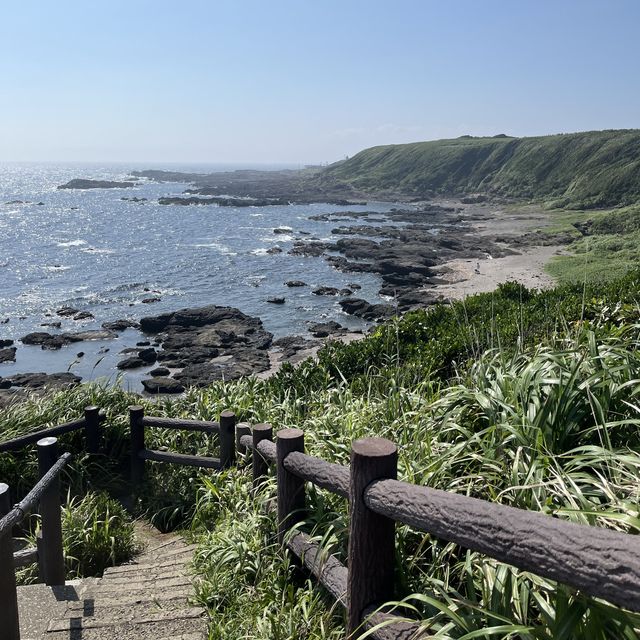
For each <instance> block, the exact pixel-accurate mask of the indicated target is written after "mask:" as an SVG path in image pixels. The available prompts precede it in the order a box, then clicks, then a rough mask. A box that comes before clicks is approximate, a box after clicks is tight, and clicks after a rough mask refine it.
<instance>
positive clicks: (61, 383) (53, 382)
mask: <svg viewBox="0 0 640 640" xmlns="http://www.w3.org/2000/svg"><path fill="white" fill-rule="evenodd" d="M6 379H7V380H9V381H10V382H11V384H12V386H14V387H28V388H29V389H43V388H45V387H46V388H62V389H66V388H70V387H75V386H77V385H78V384H80V381H81V380H82V378H81V377H80V376H76V375H74V374H73V373H69V372H68V371H65V372H63V373H49V374H47V373H18V374H16V375H13V376H11V377H9V378H6Z"/></svg>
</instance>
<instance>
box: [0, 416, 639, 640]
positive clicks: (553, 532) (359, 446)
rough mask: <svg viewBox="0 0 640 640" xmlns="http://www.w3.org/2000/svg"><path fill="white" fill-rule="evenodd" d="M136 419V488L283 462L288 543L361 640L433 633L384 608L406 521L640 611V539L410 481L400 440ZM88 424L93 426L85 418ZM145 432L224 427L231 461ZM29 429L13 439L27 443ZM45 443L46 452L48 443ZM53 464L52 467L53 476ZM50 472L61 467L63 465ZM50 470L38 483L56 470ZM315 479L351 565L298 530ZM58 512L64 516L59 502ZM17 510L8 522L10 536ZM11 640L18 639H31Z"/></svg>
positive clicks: (223, 446) (260, 472)
mask: <svg viewBox="0 0 640 640" xmlns="http://www.w3.org/2000/svg"><path fill="white" fill-rule="evenodd" d="M87 411H89V413H90V414H91V415H92V416H95V418H93V420H94V424H95V425H96V427H95V438H94V437H93V436H92V437H91V438H90V437H89V436H87V445H89V443H90V442H93V443H97V442H99V435H98V425H99V418H98V415H99V414H98V412H97V410H96V409H95V407H91V408H89V409H87ZM86 416H87V413H86V412H85V419H84V422H83V421H82V420H80V421H77V423H68V424H67V425H66V426H65V425H62V427H64V428H65V429H67V431H68V430H72V429H70V428H69V425H75V426H74V428H81V426H84V427H85V428H86V424H85V423H86ZM129 416H130V425H131V480H132V486H133V490H135V487H136V485H137V484H138V483H140V482H141V481H142V479H143V474H144V468H145V464H146V462H162V463H177V464H186V465H190V466H201V467H205V468H211V469H222V468H227V467H230V466H231V465H233V464H234V462H235V459H236V452H238V453H239V454H241V456H242V460H243V461H250V464H251V466H252V479H253V484H254V487H259V486H260V485H261V484H262V483H263V482H264V480H265V478H266V477H267V476H268V474H269V472H270V468H273V470H274V475H275V479H276V483H277V511H278V519H277V520H278V530H277V536H278V540H279V542H280V544H282V545H283V546H284V547H286V548H288V549H289V550H290V551H291V552H292V553H293V554H294V555H295V556H296V557H297V558H298V559H299V560H300V562H301V563H302V565H303V566H305V567H306V568H307V569H308V570H309V571H310V572H311V573H312V574H313V575H314V576H315V577H316V578H317V579H318V580H319V582H320V583H321V584H322V585H323V586H324V587H325V588H326V590H327V591H328V592H329V593H330V594H332V596H333V597H334V598H335V599H336V600H337V601H338V602H340V603H341V604H342V605H343V606H344V607H345V608H346V612H347V633H348V637H350V638H356V637H358V635H359V634H361V633H363V632H364V631H365V630H369V631H370V632H371V637H374V638H379V639H381V640H387V639H388V640H391V639H395V640H398V639H407V640H408V639H410V638H411V639H414V638H423V637H427V634H425V632H423V631H422V630H421V629H420V626H419V624H418V623H416V622H412V621H410V620H406V619H402V618H401V617H400V616H399V615H397V614H394V613H393V611H391V610H388V609H385V608H384V605H385V603H388V602H392V601H394V600H395V599H396V596H397V594H396V593H395V591H394V588H393V575H394V561H395V523H396V522H399V523H403V524H405V525H408V526H410V527H413V528H415V529H418V530H421V531H424V532H426V533H429V534H431V535H433V536H435V537H437V538H439V539H441V540H444V541H448V542H453V543H456V544H459V545H460V546H462V547H464V548H467V549H471V550H474V551H477V552H480V553H483V554H486V555H487V556H489V557H491V558H494V559H496V560H498V561H500V562H504V563H507V564H510V565H513V566H515V567H518V568H520V569H523V570H525V571H529V572H532V573H535V574H537V575H539V576H542V577H545V578H548V579H551V580H555V581H558V582H560V583H563V584H565V585H568V586H570V587H573V588H575V589H579V590H580V591H581V592H582V593H584V594H586V595H589V596H593V597H598V598H603V599H604V600H607V601H609V602H611V603H613V604H615V605H618V606H621V607H624V608H626V609H629V610H631V611H637V612H639V611H640V538H639V537H638V536H634V535H630V534H625V533H620V532H616V531H612V530H609V529H605V528H602V527H592V526H587V525H578V524H573V523H570V522H567V521H565V520H559V519H557V518H554V517H552V516H547V515H544V514H542V513H538V512H532V511H526V510H522V509H516V508H514V507H508V506H504V505H499V504H495V503H492V502H487V501H484V500H478V499H476V498H469V497H467V496H462V495H459V494H455V493H450V492H446V491H439V490H437V489H431V488H429V487H424V486H418V485H414V484H410V483H406V482H401V481H398V480H397V478H396V476H397V458H398V456H397V449H396V446H395V445H394V444H393V443H392V442H390V441H389V440H385V439H382V438H365V439H362V440H356V441H355V442H353V443H352V449H351V461H350V464H349V465H339V464H334V463H330V462H327V461H325V460H322V459H320V458H316V457H313V456H310V455H307V454H306V453H305V452H304V433H303V432H302V431H300V430H299V429H281V430H280V431H278V432H277V434H276V439H275V441H274V434H273V429H272V427H271V425H269V424H256V425H254V426H253V428H251V427H250V426H249V425H248V424H246V423H238V424H236V419H235V416H234V414H233V413H232V412H230V411H224V412H222V414H221V416H220V421H219V422H203V421H196V420H182V419H168V418H156V417H147V416H145V415H144V412H143V409H142V408H141V407H130V411H129ZM81 422H82V423H83V424H82V425H80V426H79V423H81ZM60 428H61V427H55V428H54V429H60ZM145 428H169V429H184V430H189V431H200V432H204V433H206V434H216V435H217V437H218V439H219V446H220V457H219V458H210V457H203V456H192V455H185V454H180V453H174V452H165V451H154V450H151V449H147V448H146V447H145ZM62 432H63V433H64V432H65V431H62ZM29 437H31V436H25V437H24V438H22V439H16V440H14V441H12V442H13V443H15V442H17V441H18V440H19V441H25V440H26V439H28V438H29ZM38 446H39V449H40V447H41V443H38ZM3 450H6V449H3V448H2V445H0V451H3ZM49 455H51V454H49ZM65 455H68V454H65ZM48 460H51V458H48ZM63 460H64V461H65V462H66V458H64V456H63V458H61V459H60V460H59V461H58V462H57V463H55V464H56V465H62V464H64V462H61V461H63ZM47 464H48V463H47ZM54 466H55V465H54ZM45 467H46V464H45V463H43V465H42V466H41V473H42V472H43V471H44V470H45ZM60 468H61V466H60ZM58 472H59V469H58ZM46 473H49V474H50V473H51V470H50V471H46ZM46 473H45V475H44V476H43V478H42V479H41V481H40V482H39V483H38V485H37V487H39V486H40V485H41V484H42V483H45V479H46V478H49V476H47V475H46ZM56 477H57V475H56ZM47 482H49V480H47ZM307 482H311V483H312V484H314V485H316V486H318V487H320V488H322V489H326V490H328V491H330V492H332V493H334V494H336V495H339V496H342V497H343V498H345V499H347V500H348V504H349V539H348V552H347V562H346V564H343V563H342V562H341V561H340V560H339V559H337V558H336V557H333V556H327V554H326V553H325V552H324V550H323V549H322V547H321V545H320V544H319V543H318V542H316V541H315V540H313V539H312V538H311V537H310V536H309V535H307V534H306V533H304V532H303V531H301V530H300V528H299V526H298V525H299V524H300V523H301V522H303V521H304V519H305V516H306V511H305V510H306V496H305V489H306V483H307ZM37 487H36V488H37ZM52 491H53V490H51V492H52ZM35 492H36V489H34V490H33V491H32V492H31V493H30V494H29V496H27V498H25V501H26V500H27V499H31V500H32V501H33V500H35V497H34V496H33V495H32V494H35ZM3 496H4V497H3ZM30 496H31V498H29V497H30ZM2 500H4V502H2ZM7 500H8V494H7V489H6V485H0V509H4V511H0V514H3V513H4V512H6V511H7V510H8V502H7ZM23 502H24V501H23ZM21 504H22V503H21ZM41 504H42V503H41ZM19 507H20V505H18V507H16V509H18V508H19ZM55 510H56V511H57V513H58V520H59V511H60V507H59V498H58V504H57V506H56V508H55ZM14 511H15V509H14ZM52 511H53V509H52ZM12 513H13V512H12ZM6 518H7V516H5V518H3V519H2V520H0V535H2V532H3V531H4V529H3V528H2V527H3V523H4V522H5V520H6ZM43 518H44V513H43ZM56 544H57V543H56ZM8 548H9V547H8V546H7V542H6V535H5V538H1V537H0V611H2V612H3V613H2V614H0V625H4V624H10V622H11V620H8V618H12V614H7V613H6V611H5V608H4V606H3V605H4V603H5V599H6V598H7V597H8V595H7V594H9V595H10V596H11V597H13V596H12V595H11V594H10V593H9V592H10V591H11V589H10V588H8V587H6V586H4V585H5V582H3V581H6V580H7V576H8V571H6V567H7V566H10V567H11V573H13V562H14V560H13V556H12V555H9V552H8V551H7V549H8ZM28 553H32V551H29V552H28ZM56 553H58V552H57V551H56ZM56 557H58V558H59V555H57V556H56ZM51 562H52V563H53V562H54V561H53V560H51ZM46 564H47V563H45V566H46ZM51 566H53V565H51ZM3 567H4V569H5V570H3ZM63 570H64V567H63ZM7 584H8V582H7ZM6 589H8V590H6ZM14 591H15V578H14V582H13V592H14ZM13 592H11V593H13ZM16 615H17V614H16ZM5 618H7V620H8V621H7V620H5ZM0 628H4V627H0ZM3 637H4V636H3ZM9 637H10V639H11V640H14V638H19V636H9Z"/></svg>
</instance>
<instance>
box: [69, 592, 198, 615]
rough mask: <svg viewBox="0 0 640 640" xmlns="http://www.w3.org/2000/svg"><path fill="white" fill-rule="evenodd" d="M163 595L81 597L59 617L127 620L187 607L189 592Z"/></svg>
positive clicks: (71, 603) (70, 604)
mask: <svg viewBox="0 0 640 640" xmlns="http://www.w3.org/2000/svg"><path fill="white" fill-rule="evenodd" d="M164 595H165V597H155V598H154V597H152V598H147V599H138V600H133V599H131V598H123V599H117V598H106V597H100V598H83V599H82V600H81V601H79V602H70V603H69V604H68V605H67V609H66V611H65V612H64V614H63V615H61V616H60V618H78V617H81V618H86V619H92V618H95V619H100V618H109V619H110V620H127V619H130V618H132V617H138V616H140V615H142V614H147V613H160V612H161V611H176V610H178V609H188V608H190V605H189V595H190V594H185V593H181V594H176V595H173V594H171V595H167V594H164Z"/></svg>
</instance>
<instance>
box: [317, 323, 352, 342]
mask: <svg viewBox="0 0 640 640" xmlns="http://www.w3.org/2000/svg"><path fill="white" fill-rule="evenodd" d="M346 330H347V328H346V327H343V326H342V325H341V324H340V323H339V322H336V321H335V320H329V321H328V322H317V323H315V324H312V325H311V326H310V327H309V331H311V333H313V335H314V336H315V337H316V338H326V337H327V336H328V335H330V334H344V333H345V332H346Z"/></svg>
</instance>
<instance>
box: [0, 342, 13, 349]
mask: <svg viewBox="0 0 640 640" xmlns="http://www.w3.org/2000/svg"><path fill="white" fill-rule="evenodd" d="M12 344H13V340H0V349H4V348H5V347H10V346H11V345H12Z"/></svg>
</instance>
